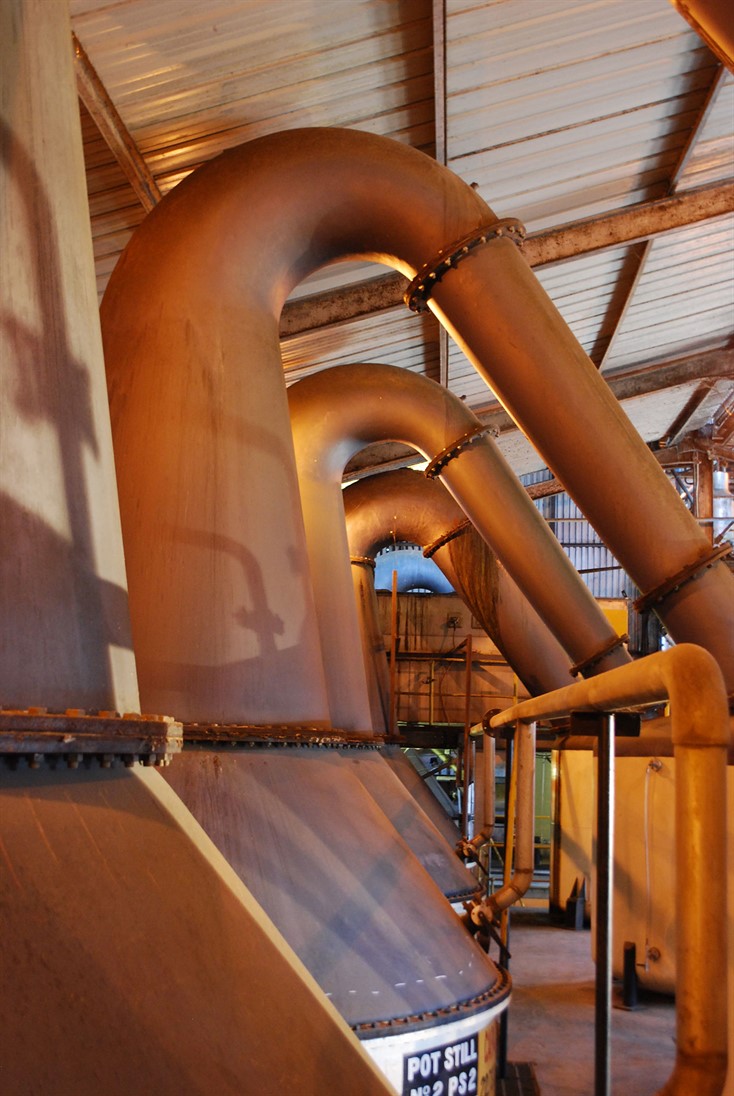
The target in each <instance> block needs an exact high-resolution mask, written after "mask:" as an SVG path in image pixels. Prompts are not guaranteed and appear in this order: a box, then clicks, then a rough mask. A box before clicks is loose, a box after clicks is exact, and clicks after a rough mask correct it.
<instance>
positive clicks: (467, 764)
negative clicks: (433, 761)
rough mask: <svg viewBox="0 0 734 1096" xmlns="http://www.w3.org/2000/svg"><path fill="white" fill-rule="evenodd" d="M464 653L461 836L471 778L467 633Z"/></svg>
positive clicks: (466, 823)
mask: <svg viewBox="0 0 734 1096" xmlns="http://www.w3.org/2000/svg"><path fill="white" fill-rule="evenodd" d="M464 651H465V653H466V672H465V676H464V737H463V742H462V775H463V798H462V804H461V833H462V837H464V838H468V837H469V787H470V784H471V780H472V775H473V774H472V765H471V737H470V733H469V732H470V731H471V720H470V713H471V669H472V637H471V634H469V635H467V637H466V639H465V641H464Z"/></svg>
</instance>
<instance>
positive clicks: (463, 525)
mask: <svg viewBox="0 0 734 1096" xmlns="http://www.w3.org/2000/svg"><path fill="white" fill-rule="evenodd" d="M471 527H472V523H471V522H470V521H469V518H465V519H464V520H463V521H460V522H459V524H458V525H455V526H454V527H453V529H449V531H448V532H447V533H442V534H441V536H440V537H436V539H435V540H432V541H431V543H430V544H427V545H426V546H425V548H424V549H423V555H424V556H425V558H426V559H431V557H432V556H434V555H435V554H436V552H437V551H438V550H439V548H443V546H444V545H445V544H448V543H449V542H450V541H452V540H456V538H457V537H460V536H463V534H464V533H467V532H468V531H469V530H470V529H471Z"/></svg>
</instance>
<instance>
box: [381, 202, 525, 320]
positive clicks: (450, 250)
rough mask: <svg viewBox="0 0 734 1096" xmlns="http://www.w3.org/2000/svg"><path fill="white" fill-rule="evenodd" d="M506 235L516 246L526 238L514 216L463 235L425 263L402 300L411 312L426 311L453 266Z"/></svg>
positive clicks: (522, 228) (523, 229)
mask: <svg viewBox="0 0 734 1096" xmlns="http://www.w3.org/2000/svg"><path fill="white" fill-rule="evenodd" d="M501 236H506V237H507V238H508V239H510V240H512V242H513V243H515V244H517V246H518V247H519V246H520V245H521V244H522V242H523V240H524V239H525V226H524V225H523V224H521V223H520V221H518V220H517V219H516V218H514V217H505V218H503V219H502V220H497V221H493V222H492V224H489V225H485V226H484V227H483V228H480V229H475V230H474V231H473V232H470V233H468V235H466V236H462V238H461V239H460V240H457V241H456V243H453V244H450V245H449V246H448V247H446V248H443V249H442V250H441V251H439V253H438V255H437V256H436V258H435V259H432V260H431V262H429V263H426V264H425V265H424V266H422V267H421V269H420V270H419V271H418V273H417V274H416V276H415V278H413V280H412V282H411V283H410V285H409V286H408V288H407V289H406V290H405V293H404V295H403V300H404V301H405V303H406V305H407V306H408V308H409V309H410V311H411V312H425V311H426V309H427V308H428V301H429V300H430V298H431V294H432V293H433V289H434V286H436V285H437V284H438V282H440V281H441V279H442V278H443V276H444V274H445V273H446V272H447V271H448V270H450V269H451V268H452V267H454V266H457V265H458V263H460V262H461V260H462V259H465V258H466V257H467V255H469V254H471V252H472V251H474V250H475V249H476V248H477V247H481V246H482V244H486V243H487V241H488V240H495V239H498V238H499V237H501Z"/></svg>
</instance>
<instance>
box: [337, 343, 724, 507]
mask: <svg viewBox="0 0 734 1096" xmlns="http://www.w3.org/2000/svg"><path fill="white" fill-rule="evenodd" d="M728 377H734V347H729V348H724V349H721V350H712V351H708V352H706V353H703V354H693V355H691V356H690V357H687V358H677V359H675V360H674V361H670V362H657V363H654V364H650V365H646V366H643V367H641V368H640V367H635V368H633V369H628V370H620V371H619V372H618V373H617V375H616V376H615V375H614V374H613V375H612V376H611V377H606V378H605V379H606V380H607V382H608V384H609V387H610V388H611V390H612V392H613V393H614V395H615V396H616V397H617V399H618V400H620V401H621V400H630V399H634V398H635V397H636V396H648V395H651V394H652V393H653V392H661V391H663V390H664V389H666V388H674V387H675V386H677V385H681V384H687V383H689V382H690V381H701V382H705V381H716V380H721V379H722V378H728ZM733 408H734V403H733V404H732V407H731V408H728V413H725V411H726V410H727V409H725V408H721V409H720V411H719V412H718V415H719V417H720V419H721V425H720V432H719V435H717V443H719V445H721V442H722V436H723V437H724V442H725V441H726V440H727V439H728V437H729V434H730V433H731V431H732V430H734V414H732V409H733ZM475 414H476V415H477V417H478V418H479V419H480V420H481V422H482V423H484V424H485V426H491V427H492V429H493V432H495V433H496V434H497V435H500V434H505V433H508V432H510V431H512V430H517V426H516V425H515V423H514V421H513V420H512V419H511V418H510V416H509V415H508V414H507V412H506V411H505V410H504V408H503V407H502V406H501V405H500V404H499V403H495V404H492V405H490V406H488V407H486V408H484V409H483V410H479V411H475ZM419 460H421V457H420V456H419V454H417V453H416V452H415V450H414V449H410V448H409V447H407V446H404V445H401V444H399V443H398V442H386V443H381V444H379V445H371V446H368V447H367V448H366V449H364V450H362V451H361V452H360V453H357V454H356V456H355V457H353V458H352V460H351V461H350V463H349V465H348V471H347V473H346V478H349V479H351V478H357V477H362V476H365V475H372V474H373V473H375V472H386V471H389V470H390V469H392V468H402V467H405V465H406V464H409V463H411V461H419ZM554 484H555V486H553V485H554ZM528 490H529V492H530V494H531V496H532V497H533V498H540V497H542V496H543V495H545V494H557V493H558V492H559V491H562V490H563V488H562V487H561V485H560V484H559V483H558V481H557V480H549V481H546V482H545V483H542V484H534V485H533V487H532V489H530V488H529V489H528Z"/></svg>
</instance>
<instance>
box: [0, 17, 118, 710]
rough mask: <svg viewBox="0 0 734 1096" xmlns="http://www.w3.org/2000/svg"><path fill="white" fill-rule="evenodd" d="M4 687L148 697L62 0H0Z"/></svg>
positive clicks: (0, 689) (7, 699)
mask: <svg viewBox="0 0 734 1096" xmlns="http://www.w3.org/2000/svg"><path fill="white" fill-rule="evenodd" d="M0 239H1V240H2V247H1V248H0V300H2V310H1V311H0V383H1V384H2V391H3V400H2V404H1V405H0V504H1V505H2V515H3V541H2V552H0V600H1V601H2V605H3V633H4V636H5V641H4V642H3V643H2V644H0V695H2V699H3V703H4V704H5V705H14V706H17V707H19V708H25V707H28V706H36V705H46V706H48V707H49V708H57V709H58V708H60V709H62V710H63V709H65V708H67V707H75V708H76V707H78V708H97V709H106V710H110V709H112V710H121V711H137V710H139V701H138V689H137V680H136V674H135V663H134V659H133V653H132V641H131V637H130V623H129V615H128V605H127V589H126V578H125V564H124V559H123V552H122V536H121V532H120V519H119V511H118V504H117V486H116V482H115V466H114V460H113V455H112V441H111V435H110V421H109V408H108V402H107V391H106V386H105V375H104V361H103V357H102V340H101V335H100V327H99V310H98V305H97V288H96V284H95V277H94V257H93V252H92V238H91V231H90V223H89V206H88V202H87V190H86V179H85V173H84V154H83V148H82V137H81V128H80V124H79V107H78V102H77V94H76V81H75V76H74V66H73V54H72V48H71V26H70V21H69V13H68V7H67V4H66V2H56V3H51V4H49V3H44V2H42V0H3V2H2V4H0Z"/></svg>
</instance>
